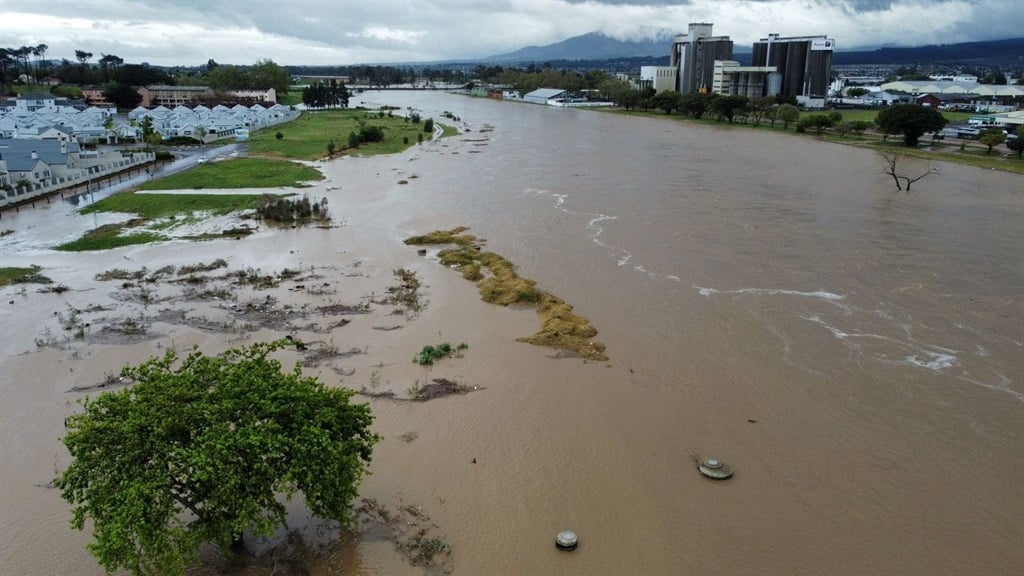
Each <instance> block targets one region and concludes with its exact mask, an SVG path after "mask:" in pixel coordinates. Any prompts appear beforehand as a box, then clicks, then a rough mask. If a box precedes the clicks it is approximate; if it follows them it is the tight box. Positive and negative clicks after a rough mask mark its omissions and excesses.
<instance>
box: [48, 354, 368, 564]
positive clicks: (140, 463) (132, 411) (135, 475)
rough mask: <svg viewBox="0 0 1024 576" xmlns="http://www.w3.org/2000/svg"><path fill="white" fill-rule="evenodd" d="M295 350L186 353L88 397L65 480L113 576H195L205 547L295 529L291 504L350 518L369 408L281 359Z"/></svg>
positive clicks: (61, 483) (132, 370) (71, 440)
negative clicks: (275, 355) (123, 574)
mask: <svg viewBox="0 0 1024 576" xmlns="http://www.w3.org/2000/svg"><path fill="white" fill-rule="evenodd" d="M284 343H285V342H284V341H279V342H275V343H259V344H254V345H252V346H250V347H247V348H240V349H233V350H229V351H228V352H226V353H225V354H223V355H222V356H219V357H209V356H205V355H203V354H202V353H200V352H198V351H193V352H192V353H190V354H189V355H188V356H187V357H186V358H184V359H181V361H180V362H179V361H178V360H179V359H178V357H177V356H176V355H175V353H174V352H168V353H167V354H166V355H165V356H164V357H163V358H152V359H150V360H148V361H146V362H144V363H143V364H141V365H139V366H137V367H127V368H125V369H124V370H123V371H122V373H121V374H122V376H123V377H125V378H129V379H131V380H134V381H135V384H134V385H132V386H131V387H129V388H127V389H125V390H122V391H119V392H112V393H105V394H102V395H100V396H99V397H97V398H95V399H93V400H90V399H86V400H85V401H83V403H82V404H83V406H84V411H83V412H82V413H80V414H76V415H73V416H71V417H70V418H69V419H68V432H67V436H66V437H65V438H64V444H65V445H66V446H67V448H68V450H69V451H70V452H71V455H72V457H73V458H74V460H73V461H72V463H71V465H70V466H69V467H68V469H67V470H65V471H64V473H63V474H62V475H61V477H60V478H59V479H58V482H57V485H58V487H59V488H60V489H61V495H62V496H63V497H64V499H65V500H67V501H68V502H69V503H70V504H71V505H72V507H73V518H72V521H71V524H72V526H73V527H75V528H77V529H82V528H84V527H85V525H86V522H87V521H91V523H92V527H93V535H94V537H95V542H93V543H91V544H89V549H90V550H91V551H92V553H93V554H94V555H95V556H96V557H97V559H98V560H99V563H100V564H101V565H102V566H103V567H104V568H105V569H106V570H107V571H108V572H114V571H117V570H127V571H128V572H130V573H132V574H133V575H136V576H140V575H156V574H160V575H162V576H169V575H177V574H183V573H184V570H185V568H186V567H187V566H188V564H190V563H191V562H193V561H194V560H195V559H196V557H197V554H198V550H199V546H200V545H201V544H202V543H204V542H210V543H214V544H216V545H218V546H220V547H221V549H222V550H224V551H228V550H230V549H231V548H232V547H237V546H238V545H239V544H240V543H241V541H242V535H243V533H249V534H252V535H257V536H265V535H270V534H272V533H273V532H274V531H275V530H276V529H277V528H278V527H280V526H283V525H284V524H285V506H284V505H283V504H282V502H281V496H284V497H287V498H290V497H291V496H292V495H294V494H295V493H296V492H302V493H303V494H304V495H305V500H306V503H307V504H308V506H309V507H310V509H311V510H312V512H313V513H314V514H316V515H317V516H319V517H321V518H327V519H333V520H336V521H338V522H340V523H342V524H347V523H350V522H351V520H352V512H351V508H350V504H351V502H352V499H353V498H354V497H355V496H356V488H357V485H358V483H359V480H360V479H361V477H362V475H363V474H364V472H365V466H366V464H367V463H368V462H369V461H370V455H371V451H372V448H373V445H374V443H375V442H376V441H377V436H376V435H374V434H373V433H371V432H370V430H369V427H370V424H371V422H372V416H371V414H370V410H369V407H368V406H366V405H354V404H350V403H349V399H350V397H351V396H352V392H351V391H349V390H345V389H339V388H327V387H325V386H324V385H323V384H321V383H320V382H318V381H317V380H316V379H315V378H311V377H306V376H303V375H302V373H301V369H300V368H299V366H296V367H295V369H294V370H293V371H292V372H282V370H281V365H280V363H279V362H278V361H276V360H274V359H272V358H270V354H271V353H272V352H274V351H275V350H277V349H279V348H281V347H282V346H283V345H284Z"/></svg>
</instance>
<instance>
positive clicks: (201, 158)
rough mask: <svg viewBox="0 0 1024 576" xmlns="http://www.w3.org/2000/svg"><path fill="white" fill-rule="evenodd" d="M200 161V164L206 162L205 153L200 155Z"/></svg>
mask: <svg viewBox="0 0 1024 576" xmlns="http://www.w3.org/2000/svg"><path fill="white" fill-rule="evenodd" d="M198 162H199V163H200V164H203V163H204V162H206V154H203V155H202V156H200V157H199V160H198Z"/></svg>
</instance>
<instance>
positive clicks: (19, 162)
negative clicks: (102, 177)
mask: <svg viewBox="0 0 1024 576" xmlns="http://www.w3.org/2000/svg"><path fill="white" fill-rule="evenodd" d="M62 145H63V146H66V150H67V152H61V151H60V149H61V146H62ZM80 151H81V147H80V146H79V145H78V144H76V143H74V142H71V143H61V142H58V141H56V140H28V139H22V138H10V139H0V158H3V159H4V160H5V161H6V162H7V169H8V170H9V171H11V172H29V171H31V170H32V169H33V168H35V166H36V164H38V163H39V162H45V163H46V164H48V165H51V166H53V165H59V164H66V163H67V161H68V153H71V152H80ZM32 152H35V153H36V154H37V155H38V156H39V158H38V159H34V158H32Z"/></svg>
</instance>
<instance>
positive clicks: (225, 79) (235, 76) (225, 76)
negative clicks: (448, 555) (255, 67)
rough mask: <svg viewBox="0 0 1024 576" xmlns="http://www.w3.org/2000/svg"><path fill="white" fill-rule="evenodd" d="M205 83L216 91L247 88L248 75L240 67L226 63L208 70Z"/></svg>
mask: <svg viewBox="0 0 1024 576" xmlns="http://www.w3.org/2000/svg"><path fill="white" fill-rule="evenodd" d="M206 83H207V84H208V85H209V86H210V88H213V89H214V90H216V91H217V92H227V91H229V90H241V89H243V88H247V87H248V85H249V77H248V75H247V74H246V73H245V70H243V69H242V68H240V67H238V66H233V65H231V64H227V65H224V66H217V67H216V68H214V69H213V70H210V71H209V73H207V74H206Z"/></svg>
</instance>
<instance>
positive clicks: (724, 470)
mask: <svg viewBox="0 0 1024 576" xmlns="http://www.w3.org/2000/svg"><path fill="white" fill-rule="evenodd" d="M697 469H698V470H700V473H701V474H703V475H705V476H707V477H708V478H712V479H714V480H725V479H726V478H728V477H730V476H732V467H731V466H729V465H727V464H725V463H724V462H722V461H720V460H716V459H714V458H708V459H707V460H705V461H704V462H702V463H701V464H700V466H698V467H697Z"/></svg>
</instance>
